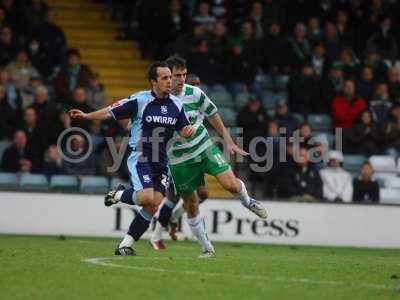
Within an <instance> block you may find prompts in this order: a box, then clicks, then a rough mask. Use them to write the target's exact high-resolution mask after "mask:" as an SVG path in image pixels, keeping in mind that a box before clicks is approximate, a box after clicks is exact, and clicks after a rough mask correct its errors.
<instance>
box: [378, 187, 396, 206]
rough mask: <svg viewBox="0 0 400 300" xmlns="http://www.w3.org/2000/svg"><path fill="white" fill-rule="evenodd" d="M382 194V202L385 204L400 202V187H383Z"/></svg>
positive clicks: (380, 192) (380, 191)
mask: <svg viewBox="0 0 400 300" xmlns="http://www.w3.org/2000/svg"><path fill="white" fill-rule="evenodd" d="M379 194H380V198H381V200H380V203H383V204H400V190H399V189H390V188H381V189H380V190H379Z"/></svg>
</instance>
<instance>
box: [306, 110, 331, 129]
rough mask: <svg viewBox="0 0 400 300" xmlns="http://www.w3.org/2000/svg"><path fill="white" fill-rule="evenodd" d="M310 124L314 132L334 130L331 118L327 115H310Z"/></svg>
mask: <svg viewBox="0 0 400 300" xmlns="http://www.w3.org/2000/svg"><path fill="white" fill-rule="evenodd" d="M308 122H309V123H310V124H311V127H312V128H313V130H314V131H330V130H331V128H332V120H331V117H330V116H328V115H325V114H312V115H309V116H308Z"/></svg>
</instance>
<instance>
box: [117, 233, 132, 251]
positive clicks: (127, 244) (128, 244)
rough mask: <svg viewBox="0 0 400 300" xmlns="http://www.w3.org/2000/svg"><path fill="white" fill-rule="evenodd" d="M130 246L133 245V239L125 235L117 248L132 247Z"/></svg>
mask: <svg viewBox="0 0 400 300" xmlns="http://www.w3.org/2000/svg"><path fill="white" fill-rule="evenodd" d="M132 245H133V237H132V236H131V235H130V234H125V236H124V239H123V240H122V242H121V243H120V244H119V248H122V247H132Z"/></svg>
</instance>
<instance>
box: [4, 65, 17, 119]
mask: <svg viewBox="0 0 400 300" xmlns="http://www.w3.org/2000/svg"><path fill="white" fill-rule="evenodd" d="M0 84H1V85H2V86H3V87H4V88H5V90H6V94H7V100H8V104H10V106H11V108H12V109H13V111H14V112H19V111H20V110H21V97H20V93H19V91H18V89H17V87H16V86H15V84H14V82H12V80H11V78H10V74H9V73H8V71H7V70H5V69H2V70H0Z"/></svg>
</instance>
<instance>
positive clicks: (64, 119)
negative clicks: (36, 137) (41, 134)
mask: <svg viewBox="0 0 400 300" xmlns="http://www.w3.org/2000/svg"><path fill="white" fill-rule="evenodd" d="M71 122H72V121H71V117H70V116H69V114H68V113H67V112H66V111H65V110H62V111H60V112H58V114H57V116H56V120H55V122H54V124H52V126H51V128H49V144H53V145H55V144H57V140H58V137H59V136H60V135H61V133H62V132H63V131H64V130H66V129H69V128H71V127H72V126H71Z"/></svg>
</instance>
